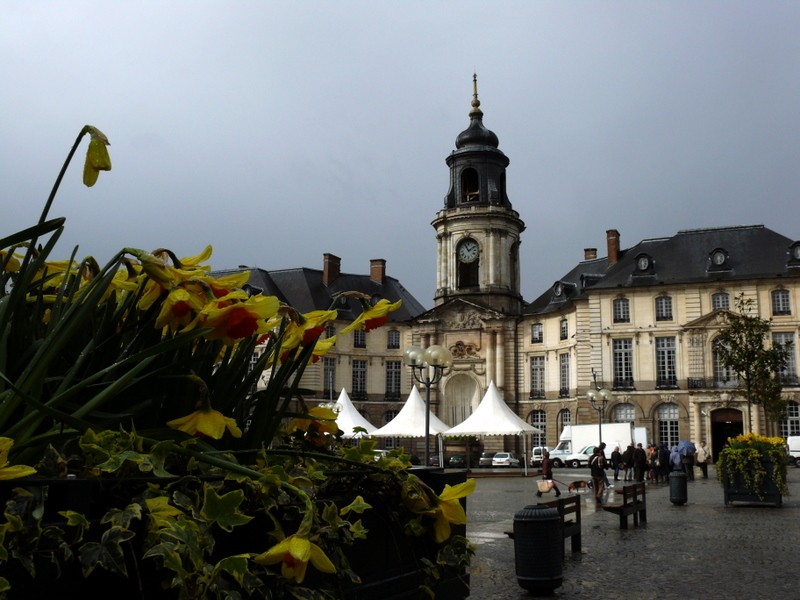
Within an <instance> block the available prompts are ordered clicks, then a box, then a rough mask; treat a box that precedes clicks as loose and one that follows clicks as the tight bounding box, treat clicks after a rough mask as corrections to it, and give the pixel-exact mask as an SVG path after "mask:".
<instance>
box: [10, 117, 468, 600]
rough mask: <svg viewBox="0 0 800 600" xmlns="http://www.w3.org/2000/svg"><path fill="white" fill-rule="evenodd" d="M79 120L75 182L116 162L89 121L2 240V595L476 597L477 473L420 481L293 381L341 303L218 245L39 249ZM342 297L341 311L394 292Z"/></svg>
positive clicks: (46, 239)
mask: <svg viewBox="0 0 800 600" xmlns="http://www.w3.org/2000/svg"><path fill="white" fill-rule="evenodd" d="M86 136H88V137H89V139H90V141H89V147H88V151H87V157H86V163H85V167H84V183H85V184H86V185H87V186H92V185H94V184H95V182H96V181H97V179H98V174H99V172H100V171H104V170H110V169H111V161H110V158H109V156H108V151H107V146H108V140H107V138H106V137H105V135H103V134H102V132H100V131H99V130H97V129H96V128H94V127H91V126H87V127H84V128H83V129H82V130H81V132H80V134H79V135H78V137H77V139H76V140H75V143H74V144H73V146H72V149H71V151H70V153H69V155H68V157H67V159H66V161H65V163H64V166H63V168H62V169H61V172H60V173H59V175H58V177H57V179H56V183H55V185H54V186H53V190H52V192H51V194H50V196H49V198H48V199H47V202H46V204H45V208H44V210H43V212H42V215H41V218H40V219H39V221H38V223H37V224H36V225H34V226H33V227H30V228H28V229H26V230H24V231H20V232H17V233H13V234H11V235H8V236H6V237H3V238H1V239H0V497H1V498H2V501H3V505H4V515H3V517H2V519H0V593H2V594H4V595H5V596H6V597H9V598H15V597H16V598H25V597H31V596H32V594H34V593H35V594H36V595H37V596H38V595H47V594H48V593H52V594H53V595H59V596H63V595H65V594H66V595H70V594H73V595H76V596H77V595H78V594H80V595H81V596H83V597H92V596H93V595H98V596H99V595H100V594H107V593H108V590H109V589H110V586H113V589H114V590H115V592H114V593H115V595H117V596H119V597H121V598H159V597H164V598H215V597H216V598H243V597H294V598H350V597H352V598H356V597H357V598H390V597H397V598H401V597H418V595H419V594H420V593H421V590H426V591H428V592H430V593H432V594H433V593H438V595H439V597H443V598H462V597H464V596H466V595H468V594H469V589H468V583H467V582H468V580H467V578H466V566H467V565H468V563H469V557H470V555H471V553H472V550H471V548H470V546H469V544H468V543H467V541H466V539H465V538H464V537H463V527H464V523H465V520H466V517H465V513H464V508H463V502H464V498H465V497H466V496H467V495H468V494H469V493H470V491H471V490H472V489H473V487H474V480H473V481H462V482H460V483H455V482H452V483H455V484H454V485H452V486H451V485H442V486H438V487H437V486H434V487H432V486H431V485H428V484H426V482H425V481H424V480H423V474H420V476H418V474H417V473H415V472H414V471H412V470H411V469H410V468H409V467H410V461H409V457H408V456H405V455H403V454H401V453H399V452H394V453H390V454H389V455H388V456H385V457H380V458H378V460H375V453H374V452H373V447H374V443H373V442H371V441H369V440H363V441H361V442H359V443H358V444H357V445H355V446H349V447H348V446H345V445H344V444H343V443H342V438H341V436H340V433H341V432H339V431H338V428H337V427H336V424H335V416H336V415H335V414H334V413H333V412H332V411H330V410H328V409H325V408H322V407H312V408H309V407H307V406H306V405H305V403H304V401H303V390H302V389H301V388H300V377H301V376H302V374H303V371H304V369H305V367H306V365H307V364H309V362H311V361H314V360H316V359H318V358H319V357H320V356H322V355H324V354H325V352H327V350H328V349H329V348H330V347H331V345H333V344H334V343H335V338H331V339H325V340H320V339H319V336H320V334H321V332H322V331H323V330H324V326H325V323H327V322H328V321H330V320H333V319H335V318H336V316H337V314H336V311H335V310H329V311H314V312H312V313H306V314H301V313H299V312H298V311H296V310H294V309H293V308H292V307H291V306H287V305H286V304H284V303H282V302H280V301H279V300H278V299H277V298H274V297H268V296H263V295H260V294H258V295H251V294H250V293H248V291H247V290H246V289H245V287H244V283H245V282H246V281H247V277H246V274H245V275H244V276H236V277H232V278H214V277H212V276H211V275H210V269H209V268H208V266H207V265H206V264H205V262H206V261H207V260H208V258H209V257H210V255H211V249H210V248H206V249H204V250H203V251H202V252H200V253H199V254H197V255H196V256H190V257H186V258H178V256H177V254H176V253H174V252H173V251H171V250H168V249H164V248H162V249H159V250H157V251H154V252H147V251H144V250H141V249H137V248H124V249H122V250H121V251H120V252H119V253H118V254H117V255H116V256H114V257H112V259H111V260H110V261H109V262H108V263H107V264H106V265H105V266H103V267H100V266H99V264H98V263H97V261H96V260H95V259H93V258H91V257H89V258H85V259H82V260H77V259H76V256H75V252H73V255H72V256H71V257H70V258H69V259H68V260H65V261H53V260H51V259H50V254H51V252H52V250H53V248H54V247H55V244H56V242H57V240H58V238H59V236H60V235H61V233H62V231H63V229H64V222H65V220H64V219H63V218H55V219H50V218H48V214H49V211H50V208H51V206H52V203H53V200H54V199H55V195H56V192H57V190H58V187H59V185H60V182H61V180H62V178H63V176H64V174H65V172H66V170H67V167H68V165H69V163H70V160H71V158H72V156H73V155H74V153H75V152H76V150H77V148H78V146H79V144H80V143H81V141H82V139H83V138H84V137H86ZM76 250H77V249H76ZM354 296H355V297H357V298H358V300H359V301H360V302H362V305H363V309H364V310H363V312H362V313H361V314H360V315H359V316H358V317H356V318H355V320H354V321H353V322H352V323H351V324H350V326H349V327H348V329H349V330H353V329H357V328H360V329H365V330H367V331H368V330H369V329H371V328H372V327H375V326H378V325H380V324H381V323H382V322H385V320H386V315H387V313H388V312H390V311H391V310H393V309H395V308H396V307H397V305H393V304H390V303H389V302H387V301H385V300H382V301H379V302H377V303H375V304H372V303H370V302H369V299H368V298H366V297H363V296H359V295H354ZM256 354H257V355H258V358H257V360H253V357H254V356H255V355H256ZM264 375H266V383H265V384H260V383H259V381H260V380H262V378H263V377H264ZM371 540H372V541H374V542H376V544H372V546H373V548H374V547H375V546H376V545H377V547H378V548H380V549H381V550H382V551H381V552H375V551H374V549H373V550H370V549H367V548H368V547H369V545H370V543H371ZM379 556H383V560H382V562H381V560H378V558H379ZM387 573H388V576H389V577H391V578H392V581H391V583H389V584H386V583H385V582H383V581H382V578H385V577H386V576H387ZM48 586H49V587H48Z"/></svg>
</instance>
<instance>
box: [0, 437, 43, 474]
mask: <svg viewBox="0 0 800 600" xmlns="http://www.w3.org/2000/svg"><path fill="white" fill-rule="evenodd" d="M13 445H14V440H12V439H11V438H7V437H0V481H6V480H8V479H19V478H20V477H27V476H28V475H33V474H34V473H36V469H34V468H33V467H29V466H27V465H14V466H13V467H9V466H8V451H9V450H11V446H13Z"/></svg>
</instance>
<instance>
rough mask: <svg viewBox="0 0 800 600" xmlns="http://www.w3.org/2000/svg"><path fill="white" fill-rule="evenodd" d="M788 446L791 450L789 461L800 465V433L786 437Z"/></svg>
mask: <svg viewBox="0 0 800 600" xmlns="http://www.w3.org/2000/svg"><path fill="white" fill-rule="evenodd" d="M786 447H787V449H788V451H789V462H790V463H794V466H796V467H800V435H790V436H789V437H787V438H786Z"/></svg>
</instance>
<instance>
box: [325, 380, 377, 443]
mask: <svg viewBox="0 0 800 600" xmlns="http://www.w3.org/2000/svg"><path fill="white" fill-rule="evenodd" d="M333 410H334V411H337V412H338V414H337V415H336V425H337V427H339V429H341V430H342V431H343V432H344V434H343V435H342V437H345V438H353V437H357V436H359V435H369V434H371V433H372V432H373V431H375V430H376V429H377V427H375V425H373V424H372V423H370V422H369V421H367V420H366V419H365V418H364V417H363V416H362V415H361V413H360V412H358V409H356V407H355V406H353V403H352V402H351V401H350V396H348V395H347V392H346V391H345V389H344V388H342V391H341V393H340V394H339V399H338V400H337V401H336V403H335V404H334V405H333ZM356 427H363V428H364V429H366V430H367V433H366V434H362V433H360V432H359V433H356V432H354V431H353V430H354V429H355V428H356Z"/></svg>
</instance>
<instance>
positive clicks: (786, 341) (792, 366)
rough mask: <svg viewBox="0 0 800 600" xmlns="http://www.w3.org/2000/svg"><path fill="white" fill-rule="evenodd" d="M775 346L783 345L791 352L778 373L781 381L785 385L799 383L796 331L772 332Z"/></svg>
mask: <svg viewBox="0 0 800 600" xmlns="http://www.w3.org/2000/svg"><path fill="white" fill-rule="evenodd" d="M772 344H773V346H783V347H784V348H786V350H787V351H788V352H789V356H787V357H786V364H785V365H784V366H783V369H781V371H780V372H779V373H778V377H779V378H780V381H781V383H782V384H784V385H797V364H796V363H795V358H794V356H795V349H794V348H795V344H794V333H791V332H776V333H773V334H772Z"/></svg>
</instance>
